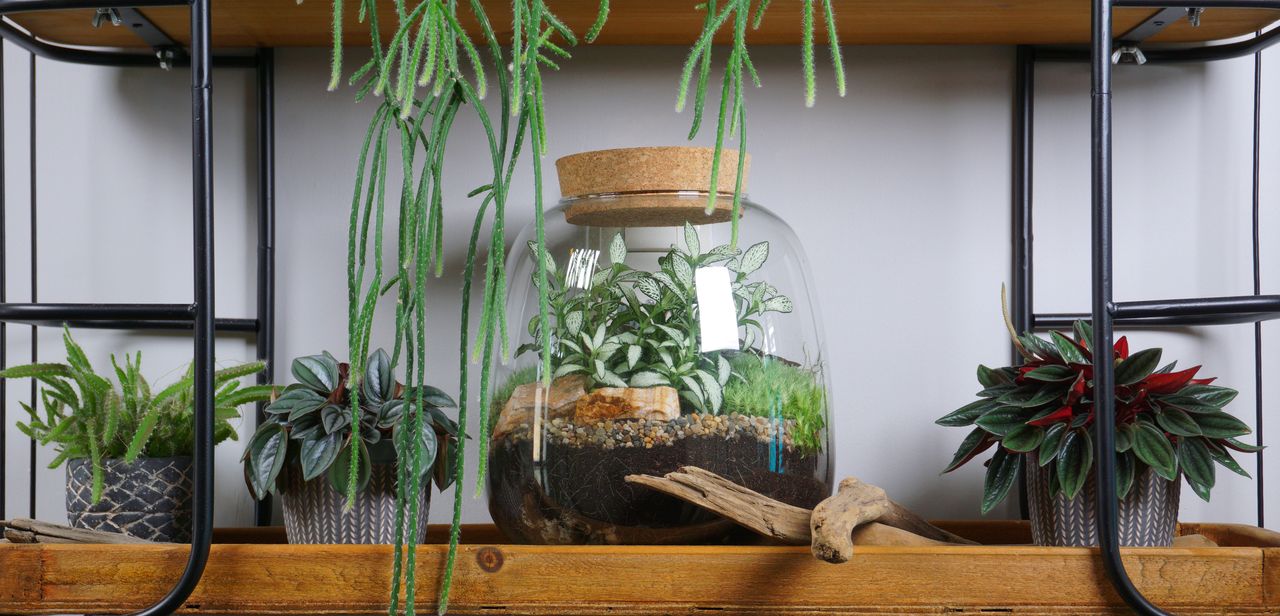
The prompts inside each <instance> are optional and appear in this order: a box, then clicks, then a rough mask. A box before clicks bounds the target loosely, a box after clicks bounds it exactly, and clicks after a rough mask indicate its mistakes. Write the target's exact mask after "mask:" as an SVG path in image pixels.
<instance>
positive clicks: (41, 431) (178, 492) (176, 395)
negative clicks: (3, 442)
mask: <svg viewBox="0 0 1280 616" xmlns="http://www.w3.org/2000/svg"><path fill="white" fill-rule="evenodd" d="M62 340H63V344H64V346H65V347H66V353H67V359H66V363H43V364H28V365H24V366H14V367H12V368H8V369H6V370H3V371H0V378H8V379H14V378H33V379H36V380H38V381H39V382H40V383H41V385H42V386H43V387H42V389H41V390H40V402H41V404H40V405H39V407H40V408H36V407H33V406H31V405H28V404H26V403H21V404H22V408H23V410H25V411H26V414H27V416H28V420H27V421H26V422H19V423H18V424H17V426H18V429H19V430H21V431H22V433H23V434H26V435H27V436H28V437H30V438H32V439H34V440H35V441H36V442H37V443H39V444H41V445H44V446H47V445H50V444H52V445H53V446H54V448H55V449H56V451H57V456H56V457H55V458H54V459H53V461H52V462H50V463H49V468H58V467H59V466H61V465H62V464H63V463H66V465H67V518H68V519H69V521H70V522H71V524H72V525H73V526H76V527H79V528H88V529H92V530H103V531H110V532H124V533H128V534H131V535H134V536H137V537H140V538H143V539H150V540H154V541H176V542H184V541H189V540H190V535H191V490H192V475H191V451H192V447H193V445H194V434H193V430H194V426H195V424H194V420H193V414H194V408H195V406H194V389H193V386H194V380H193V375H192V372H191V369H190V368H188V369H187V371H186V373H185V374H184V375H183V376H182V378H180V379H178V380H177V381H175V382H174V383H173V384H171V385H169V386H167V387H165V388H164V389H161V390H160V391H158V392H156V391H153V390H152V388H151V385H150V384H149V383H148V382H147V380H146V378H145V377H143V376H142V372H141V363H142V353H141V352H139V353H137V354H135V355H133V356H128V355H126V356H125V358H124V365H123V366H122V365H120V363H119V362H117V360H116V357H115V356H114V355H113V356H112V357H111V365H112V367H113V368H114V372H115V377H116V380H117V383H115V384H113V383H112V382H111V380H110V377H108V376H102V375H99V374H98V373H97V372H95V371H94V369H93V366H92V364H91V363H90V362H89V358H88V356H87V355H85V352H84V350H83V349H82V348H81V347H80V345H78V344H77V343H76V341H75V340H74V339H72V337H71V332H70V331H69V330H66V329H64V330H63V333H62ZM263 367H264V364H263V363H261V362H252V363H246V364H241V365H238V366H232V367H228V368H223V369H221V370H218V371H216V372H215V373H214V388H215V394H214V427H213V441H214V444H217V443H221V442H223V441H226V440H228V439H231V440H235V439H236V428H235V426H234V425H233V424H232V423H231V421H232V420H234V419H237V418H239V417H240V411H239V408H240V407H241V406H244V405H246V404H251V403H254V402H261V401H264V400H267V399H268V398H269V397H270V395H271V389H270V388H269V387H263V386H256V385H254V386H246V387H241V386H240V379H241V378H242V377H245V376H249V375H252V374H256V373H258V372H260V371H262V369H263Z"/></svg>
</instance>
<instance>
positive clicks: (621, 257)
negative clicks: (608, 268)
mask: <svg viewBox="0 0 1280 616" xmlns="http://www.w3.org/2000/svg"><path fill="white" fill-rule="evenodd" d="M626 259H627V242H626V240H624V239H622V234H621V233H615V234H614V236H613V240H611V241H610V242H609V262H610V263H615V264H621V263H622V262H623V261H626Z"/></svg>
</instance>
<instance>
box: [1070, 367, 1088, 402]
mask: <svg viewBox="0 0 1280 616" xmlns="http://www.w3.org/2000/svg"><path fill="white" fill-rule="evenodd" d="M1085 378H1086V377H1085V375H1083V374H1081V375H1080V376H1077V377H1076V382H1074V383H1072V384H1071V391H1069V392H1067V406H1071V405H1072V404H1075V403H1076V402H1079V401H1080V397H1081V396H1083V395H1084V390H1085V384H1084V381H1085Z"/></svg>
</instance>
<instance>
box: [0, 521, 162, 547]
mask: <svg viewBox="0 0 1280 616" xmlns="http://www.w3.org/2000/svg"><path fill="white" fill-rule="evenodd" d="M0 529H3V530H4V537H5V538H6V539H8V540H9V541H11V542H13V543H117V544H148V543H154V542H152V541H147V540H146V539H139V538H137V537H134V536H132V535H126V534H124V533H108V532H102V531H97V530H85V529H82V528H72V527H70V526H65V525H63V524H52V523H50V522H41V521H40V520H32V519H29V518H15V519H12V520H0Z"/></svg>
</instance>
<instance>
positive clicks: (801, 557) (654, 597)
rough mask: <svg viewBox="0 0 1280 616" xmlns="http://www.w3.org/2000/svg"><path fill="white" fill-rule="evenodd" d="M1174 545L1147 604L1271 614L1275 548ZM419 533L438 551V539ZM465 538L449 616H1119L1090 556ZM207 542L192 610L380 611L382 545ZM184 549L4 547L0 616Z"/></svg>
mask: <svg viewBox="0 0 1280 616" xmlns="http://www.w3.org/2000/svg"><path fill="white" fill-rule="evenodd" d="M940 525H942V526H944V527H946V528H948V529H949V530H952V531H953V532H956V533H958V534H962V535H966V536H969V537H972V538H974V539H977V540H982V541H1026V540H1027V539H1028V528H1027V526H1026V524H1025V523H1022V522H952V523H940ZM1182 532H1184V533H1188V534H1190V533H1199V534H1202V535H1204V536H1206V537H1209V538H1210V539H1213V540H1215V541H1216V542H1218V543H1219V544H1220V545H1222V546H1224V547H1216V548H1145V549H1127V550H1125V553H1124V560H1125V565H1126V567H1127V568H1128V570H1129V573H1130V575H1131V576H1132V577H1133V579H1134V581H1135V583H1136V584H1137V586H1138V588H1139V589H1140V590H1141V591H1142V592H1143V593H1144V594H1146V596H1147V597H1149V598H1151V599H1152V600H1153V601H1154V602H1155V603H1156V604H1157V605H1160V606H1161V607H1164V608H1167V609H1171V610H1173V611H1174V612H1175V613H1178V614H1237V615H1243V614H1277V613H1280V534H1277V533H1273V532H1268V531H1261V530H1258V529H1255V528H1252V527H1245V526H1239V525H1217V524H1202V525H1183V527H1182ZM431 534H432V535H433V537H434V538H436V539H437V540H438V539H440V538H442V537H443V536H444V528H442V527H436V528H433V529H432V533H431ZM463 536H464V540H465V541H466V545H464V546H463V547H462V549H461V551H460V553H459V558H458V567H457V573H456V577H455V578H454V580H455V581H454V595H453V597H454V600H453V604H452V606H453V608H454V610H456V613H459V614H466V613H473V614H474V613H485V614H495V613H501V614H537V615H544V614H545V615H549V614H585V613H601V612H605V611H608V612H610V613H614V614H695V613H698V614H705V613H706V612H707V611H708V610H713V611H719V612H722V613H734V614H738V613H749V614H761V615H763V614H771V615H772V614H778V613H785V614H792V615H794V614H832V613H856V614H886V613H892V614H941V613H944V612H945V613H978V612H983V613H986V612H992V611H994V612H1000V613H1012V614H1068V613H1070V614H1085V613H1087V614H1112V613H1114V614H1123V613H1128V612H1127V610H1126V609H1124V607H1123V605H1122V604H1121V603H1120V601H1119V599H1118V598H1117V597H1116V595H1115V594H1114V592H1113V591H1112V590H1111V587H1110V585H1109V584H1108V583H1107V580H1106V576H1105V574H1104V573H1103V569H1102V564H1101V561H1100V559H1099V557H1098V552H1097V550H1096V549H1089V548H1037V547H1029V546H1003V547H998V546H977V547H967V546H955V547H940V548H935V547H929V548H922V547H911V548H904V547H860V548H858V550H857V554H856V556H855V557H854V559H853V560H852V561H850V562H849V563H846V564H843V565H830V564H826V563H823V562H819V561H817V560H815V559H814V558H813V557H812V556H811V555H810V554H809V551H808V549H807V548H791V547H760V546H670V547H665V546H632V547H608V546H567V547H565V546H560V547H557V546H522V545H501V544H500V543H499V541H501V539H500V537H499V536H498V535H497V533H496V532H495V531H494V530H493V529H492V527H479V526H471V527H467V528H466V529H465V530H464V535H463ZM217 539H218V540H219V541H220V543H216V544H215V545H214V546H213V550H212V555H211V556H210V559H209V565H208V568H207V570H206V571H205V574H204V577H203V579H202V581H201V582H200V586H199V587H198V588H196V591H195V594H193V595H192V596H191V598H190V599H189V600H188V602H187V604H186V610H185V611H186V612H189V613H195V612H199V613H208V614H340V613H357V612H362V613H384V612H385V609H386V605H385V602H386V593H387V589H388V588H389V579H390V574H391V548H390V547H389V546H336V545H314V546H301V545H299V546H292V545H283V544H279V543H278V542H279V541H281V540H282V539H283V535H282V533H281V532H280V530H279V529H246V530H230V531H220V532H219V533H218V537H217ZM229 541H233V542H250V543H228V542H229ZM272 542H275V543H274V544H273V543H272ZM186 552H187V548H186V547H183V546H118V545H58V544H35V545H12V544H9V545H0V571H2V572H4V573H3V575H0V613H4V614H57V613H69V612H70V613H82V612H88V613H120V612H127V611H130V610H136V609H138V608H142V607H144V606H145V605H146V604H148V603H149V602H150V601H152V600H154V599H155V598H157V597H159V596H160V595H161V594H162V593H163V592H165V591H166V590H168V588H169V585H170V584H171V583H173V581H174V580H175V579H176V578H177V576H178V573H179V572H180V571H181V569H182V564H183V562H184V561H185V560H186ZM445 552H446V546H444V545H441V544H439V543H434V544H431V545H425V546H423V547H422V548H420V549H419V551H418V563H419V564H418V572H419V573H418V588H419V589H420V592H421V593H422V595H420V596H422V597H423V600H422V601H421V603H422V604H423V606H422V609H420V611H421V612H422V613H429V608H427V607H426V606H425V604H427V603H430V598H431V597H432V596H433V595H434V589H435V588H436V585H437V584H438V582H439V574H440V571H441V569H442V567H443V563H444V556H445ZM454 610H451V612H453V611H454Z"/></svg>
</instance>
